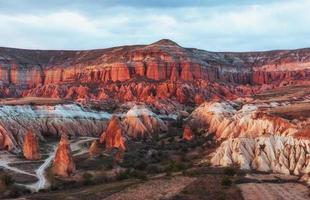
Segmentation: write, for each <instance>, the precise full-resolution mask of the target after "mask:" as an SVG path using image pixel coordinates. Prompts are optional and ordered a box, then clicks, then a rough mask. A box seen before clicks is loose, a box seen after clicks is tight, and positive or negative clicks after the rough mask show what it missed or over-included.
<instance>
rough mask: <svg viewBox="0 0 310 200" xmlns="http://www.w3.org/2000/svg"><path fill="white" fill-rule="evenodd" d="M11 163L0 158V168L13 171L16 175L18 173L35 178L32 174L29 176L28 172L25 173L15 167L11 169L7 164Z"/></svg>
mask: <svg viewBox="0 0 310 200" xmlns="http://www.w3.org/2000/svg"><path fill="white" fill-rule="evenodd" d="M11 163H12V162H9V161H8V160H6V159H3V158H1V159H0V167H2V168H5V169H8V170H10V171H13V172H16V173H19V174H25V175H28V176H35V175H34V174H31V173H29V172H26V171H24V170H21V169H18V168H16V167H11V166H10V165H9V164H11Z"/></svg>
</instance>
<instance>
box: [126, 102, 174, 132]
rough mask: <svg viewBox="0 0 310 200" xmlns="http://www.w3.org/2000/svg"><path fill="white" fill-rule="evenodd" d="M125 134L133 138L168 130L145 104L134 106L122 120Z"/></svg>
mask: <svg viewBox="0 0 310 200" xmlns="http://www.w3.org/2000/svg"><path fill="white" fill-rule="evenodd" d="M122 122H123V124H124V129H125V131H126V134H127V135H128V136H130V137H133V138H143V137H146V136H151V135H152V134H158V133H162V132H165V131H167V130H168V127H167V126H166V124H165V123H164V122H163V121H162V120H161V119H160V118H159V117H158V116H157V115H156V114H155V113H153V112H152V111H150V110H149V109H147V108H146V107H145V106H137V105H136V106H134V107H133V108H131V109H130V110H129V111H128V112H127V114H126V115H125V117H124V119H123V120H122Z"/></svg>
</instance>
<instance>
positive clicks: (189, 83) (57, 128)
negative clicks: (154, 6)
mask: <svg viewBox="0 0 310 200" xmlns="http://www.w3.org/2000/svg"><path fill="white" fill-rule="evenodd" d="M309 136H310V49H296V50H276V51H266V52H236V53H234V52H210V51H205V50H199V49H195V48H184V47H181V46H180V45H178V44H177V43H175V42H173V41H171V40H168V39H163V40H160V41H157V42H155V43H152V44H149V45H132V46H120V47H113V48H108V49H97V50H83V51H82V50H81V51H63V50H26V49H14V48H5V47H2V48H0V150H1V151H0V155H1V157H0V168H2V169H4V170H5V171H6V172H9V173H11V174H12V176H14V177H15V178H16V179H17V183H18V184H20V185H22V186H24V187H26V188H28V189H31V190H32V191H35V192H38V191H39V190H41V189H48V188H53V189H55V190H56V189H57V187H60V186H59V185H61V187H64V188H66V187H68V186H67V185H66V183H67V181H69V182H70V181H73V182H76V184H77V183H83V184H85V185H87V184H89V185H91V184H93V182H92V181H93V180H97V179H96V178H97V177H98V179H100V181H102V180H106V179H109V178H111V177H113V178H114V179H116V180H118V179H122V178H124V177H128V176H134V177H138V178H140V179H142V180H144V179H145V177H147V178H151V179H152V178H153V176H154V177H157V176H161V173H163V172H165V173H167V174H168V175H167V176H170V175H171V174H170V171H169V170H172V171H173V170H176V169H179V168H180V169H183V170H184V171H186V170H188V171H191V170H197V169H198V168H199V167H200V166H201V165H202V166H205V167H207V168H208V170H211V171H212V170H220V171H219V172H218V171H217V172H216V173H215V174H223V173H225V169H226V168H228V167H233V169H235V168H236V169H238V170H243V171H244V172H245V173H249V174H251V173H252V172H253V173H255V172H264V173H270V174H285V175H287V176H295V177H296V184H297V183H298V184H301V182H302V183H303V184H309V183H310V179H309V174H310V159H309V158H310V155H309V152H310V149H309V145H310V144H309V141H310V140H309ZM20 153H23V155H24V158H25V159H27V160H24V158H20V157H18V155H19V154H20ZM8 155H9V156H8ZM20 163H22V164H23V166H20V165H19V164H20ZM167 163H168V164H167ZM180 163H181V164H182V165H181V164H180ZM177 164H180V165H181V167H180V166H179V165H177ZM185 166H187V167H185ZM97 167H98V168H97ZM209 167H211V168H209ZM223 167H224V168H223ZM225 167H226V168H225ZM30 168H31V169H30ZM50 168H51V169H50ZM185 169H186V170H185ZM222 169H224V172H222V171H221V170H222ZM136 170H138V171H136ZM165 170H166V171H165ZM167 170H168V171H167ZM103 171H104V173H105V174H104V175H103V174H102V173H103ZM154 171H155V172H156V173H158V175H157V174H156V173H154ZM173 172H175V171H173ZM124 173H127V174H124ZM144 173H147V174H146V175H145V174H144ZM184 173H185V172H184ZM16 174H20V175H22V176H20V177H19V176H17V175H16ZM51 174H54V175H56V176H55V177H54V176H52V175H51ZM141 174H142V175H141ZM169 174H170V175H169ZM176 174H177V173H176ZM178 175H179V174H178ZM102 176H104V178H102ZM204 176H205V175H204ZM208 176H209V175H208ZM236 176H237V177H239V175H236ZM51 177H53V178H51ZM213 178H214V177H213ZM224 178H225V177H224ZM239 178H240V177H239ZM242 178H244V177H242ZM114 179H113V181H115V180H114ZM155 179H156V178H154V180H150V181H149V182H148V184H150V185H152V184H153V181H154V182H156V180H155ZM175 179H176V180H177V179H180V180H183V178H178V177H177V178H175ZM184 180H190V181H189V182H188V183H186V184H184V185H183V186H182V187H181V185H180V186H178V188H182V189H184V190H186V188H187V187H186V188H184V187H185V186H187V185H189V184H194V183H195V181H197V180H200V178H197V177H191V178H188V177H184ZM285 180H286V179H285ZM294 180H295V179H294ZM100 181H98V182H99V184H102V182H100ZM212 181H215V182H216V181H217V182H216V184H220V181H218V177H215V178H214V179H213V180H212ZM159 182H160V180H159ZM171 182H172V183H174V178H173V179H172V180H171ZM148 184H146V185H148ZM165 184H170V182H167V183H165ZM214 184H215V183H214ZM236 185H237V184H236ZM241 185H242V184H241ZM243 186H245V185H242V186H240V188H241V190H242V188H247V187H246V186H245V187H243ZM138 188H139V190H140V189H141V188H143V186H141V185H139V187H138ZM69 189H71V188H69ZM141 190H142V189H141ZM178 190H181V189H178ZM178 192H180V191H178ZM39 193H40V192H39ZM127 193H130V192H128V191H127ZM72 194H74V192H72ZM39 195H40V194H39ZM132 195H135V194H132ZM173 195H175V193H173ZM120 196H122V195H120ZM30 197H31V196H30ZM58 197H59V196H58Z"/></svg>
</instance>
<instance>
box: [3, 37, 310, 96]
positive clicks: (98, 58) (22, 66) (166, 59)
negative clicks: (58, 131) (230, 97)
mask: <svg viewBox="0 0 310 200" xmlns="http://www.w3.org/2000/svg"><path fill="white" fill-rule="evenodd" d="M309 54H310V50H309V49H301V50H292V51H270V52H253V53H214V52H207V51H203V50H197V49H189V48H183V47H181V46H179V45H178V44H176V43H174V42H172V41H169V40H161V41H158V42H156V43H153V44H150V45H139V46H124V47H115V48H110V49H101V50H91V51H38V50H20V49H10V48H1V49H0V81H1V82H0V85H3V86H6V87H8V86H10V87H11V88H12V87H13V88H14V89H13V90H14V91H13V92H11V93H5V94H2V95H3V96H4V95H8V96H20V95H22V94H23V93H24V91H26V93H28V92H27V91H28V90H29V89H33V88H37V87H40V86H48V85H62V84H64V83H65V84H71V85H72V84H75V83H83V84H87V85H88V86H87V87H90V85H91V84H93V83H111V82H125V81H128V80H130V79H133V78H143V79H147V80H154V81H168V80H170V81H172V82H175V81H193V80H198V79H199V80H205V81H209V82H223V83H232V84H236V85H240V84H242V85H246V84H249V85H265V84H272V85H278V84H280V83H281V82H283V81H285V82H287V84H288V83H290V82H291V83H290V84H294V82H298V81H300V80H309V79H310V60H309V56H308V55H309ZM36 90H38V88H37V89H36ZM38 93H40V92H39V91H38ZM37 95H39V94H37Z"/></svg>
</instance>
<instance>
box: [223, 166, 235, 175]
mask: <svg viewBox="0 0 310 200" xmlns="http://www.w3.org/2000/svg"><path fill="white" fill-rule="evenodd" d="M224 174H225V175H227V176H234V175H235V174H236V169H235V168H233V167H225V168H224Z"/></svg>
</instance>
